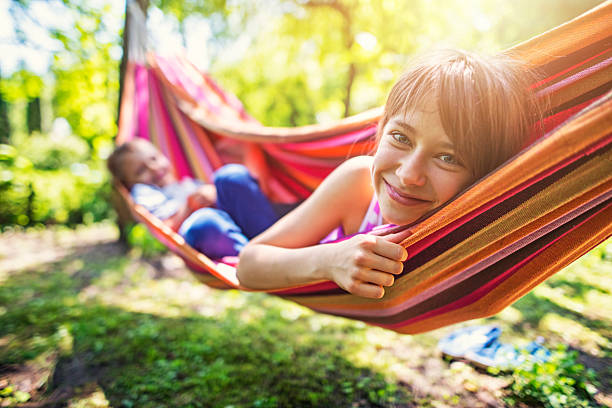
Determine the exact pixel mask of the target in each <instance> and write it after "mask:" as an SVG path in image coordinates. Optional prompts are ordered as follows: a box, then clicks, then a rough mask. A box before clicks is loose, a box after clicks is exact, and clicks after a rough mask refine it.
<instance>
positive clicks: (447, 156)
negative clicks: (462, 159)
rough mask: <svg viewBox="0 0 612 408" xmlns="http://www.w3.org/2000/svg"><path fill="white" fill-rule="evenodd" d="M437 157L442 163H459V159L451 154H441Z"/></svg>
mask: <svg viewBox="0 0 612 408" xmlns="http://www.w3.org/2000/svg"><path fill="white" fill-rule="evenodd" d="M439 157H440V160H442V161H443V162H444V163H448V164H459V161H458V160H457V159H456V158H455V156H453V155H452V154H442V155H440V156H439Z"/></svg>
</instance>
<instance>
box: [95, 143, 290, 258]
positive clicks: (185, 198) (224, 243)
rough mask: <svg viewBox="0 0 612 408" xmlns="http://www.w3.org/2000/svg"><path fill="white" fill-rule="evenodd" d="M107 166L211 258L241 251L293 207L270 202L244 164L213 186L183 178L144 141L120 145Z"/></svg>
mask: <svg viewBox="0 0 612 408" xmlns="http://www.w3.org/2000/svg"><path fill="white" fill-rule="evenodd" d="M107 164H108V168H109V170H110V172H111V173H112V174H113V177H115V179H116V180H118V181H119V182H121V183H123V185H125V186H126V187H127V188H128V189H129V190H130V194H131V196H132V198H133V199H134V202H135V203H136V204H139V205H141V206H143V207H144V208H146V209H147V210H148V211H149V212H151V213H152V214H153V215H154V216H156V217H157V218H159V219H161V220H163V222H164V223H165V224H166V225H168V226H169V227H170V228H172V229H173V230H175V231H177V232H178V233H179V234H180V235H181V236H182V237H183V238H185V241H186V242H187V243H188V244H189V245H191V246H192V247H194V248H195V249H197V250H198V251H200V252H202V253H204V254H206V255H208V256H210V257H211V258H222V257H224V256H228V255H231V256H235V255H238V253H239V252H240V250H241V249H242V248H243V247H244V245H246V243H247V242H248V240H249V239H250V238H253V237H254V236H256V235H257V234H259V233H260V232H262V231H263V230H265V229H266V228H268V227H269V226H270V225H272V224H273V223H274V222H275V221H277V220H278V219H279V218H280V216H282V215H284V214H285V213H286V212H287V211H286V210H287V209H288V208H287V207H286V206H282V205H281V206H279V205H274V204H272V203H270V202H269V201H268V199H267V198H266V196H265V195H264V194H263V193H262V192H261V190H260V188H259V184H258V182H257V180H255V178H253V176H252V175H251V174H250V173H249V171H248V170H247V168H246V167H244V166H242V165H239V164H226V165H225V166H223V167H221V168H220V169H218V170H217V171H216V172H215V173H214V175H213V180H214V182H213V183H212V184H204V183H203V182H201V181H200V180H194V179H191V178H188V177H186V178H183V179H182V180H180V181H179V180H177V178H176V177H175V175H174V173H173V171H172V168H171V166H170V162H169V161H168V159H167V158H166V157H165V156H164V155H163V154H162V153H161V152H160V151H159V150H158V149H157V148H156V147H155V146H154V145H153V144H151V143H150V142H148V141H146V140H144V139H134V140H131V141H129V142H126V143H124V144H122V145H121V146H118V147H117V148H116V149H115V151H114V152H113V153H112V154H111V155H110V157H109V158H108V161H107Z"/></svg>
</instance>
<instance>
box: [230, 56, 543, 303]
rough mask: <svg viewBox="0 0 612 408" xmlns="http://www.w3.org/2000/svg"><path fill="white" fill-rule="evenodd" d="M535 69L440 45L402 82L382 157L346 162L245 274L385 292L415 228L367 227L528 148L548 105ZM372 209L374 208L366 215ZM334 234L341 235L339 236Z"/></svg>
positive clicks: (413, 214)
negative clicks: (375, 231) (385, 231)
mask: <svg viewBox="0 0 612 408" xmlns="http://www.w3.org/2000/svg"><path fill="white" fill-rule="evenodd" d="M533 80H534V76H533V74H530V73H529V72H528V71H527V70H526V69H525V67H524V66H522V65H521V64H520V63H518V62H517V61H516V60H513V59H511V58H510V57H508V56H503V55H501V56H495V57H484V56H479V55H476V54H473V53H468V52H463V51H454V50H447V51H439V52H436V53H433V54H429V55H426V56H424V57H422V59H421V60H420V61H418V62H417V63H416V64H415V65H413V67H412V68H411V69H410V70H409V71H407V72H406V73H405V74H404V75H403V76H402V77H401V78H400V79H399V80H398V81H397V83H396V84H395V85H394V86H393V88H392V90H391V92H390V94H389V97H388V99H387V103H386V104H385V108H384V113H383V116H382V118H381V120H380V122H379V126H378V133H377V141H378V148H377V150H376V153H375V154H374V156H373V157H370V156H363V157H356V158H353V159H350V160H347V161H346V162H345V163H343V164H342V165H340V166H339V167H338V168H337V169H335V170H334V171H333V172H332V173H331V174H330V175H329V176H328V177H327V178H326V179H325V180H324V181H323V182H322V183H321V185H320V186H319V188H318V189H317V190H316V191H315V192H314V193H313V194H312V195H311V196H310V197H309V198H308V199H307V200H306V201H305V202H304V203H303V204H302V205H300V206H299V207H298V208H296V209H295V210H294V211H292V212H291V213H289V214H288V215H286V216H285V217H283V218H282V219H281V220H279V221H278V222H277V223H275V224H274V225H273V226H272V227H270V228H269V229H267V230H266V231H264V232H263V233H262V234H261V235H259V236H257V237H256V238H254V239H253V240H252V241H250V243H249V244H247V246H246V247H245V248H244V249H243V250H242V251H241V253H240V262H239V265H238V278H239V280H240V282H241V284H242V285H244V286H246V287H250V288H253V289H276V288H282V287H288V286H294V285H299V284H305V283H311V282H315V281H320V280H332V281H334V282H335V283H336V284H338V285H339V286H340V287H341V288H343V289H345V290H347V291H348V292H351V293H353V294H355V295H359V296H365V297H371V298H380V297H382V296H383V295H384V286H391V285H392V284H393V282H394V276H395V275H397V274H399V273H401V272H402V269H403V264H402V262H403V261H404V260H406V257H407V252H406V250H405V249H404V248H403V247H402V246H401V245H399V244H398V242H401V240H402V239H404V238H405V237H406V236H407V233H406V232H403V233H398V234H392V235H388V236H385V237H380V236H376V235H366V234H360V235H355V236H353V237H352V238H349V239H346V240H343V241H339V242H333V243H328V244H324V245H322V244H321V242H322V240H323V239H324V237H326V236H328V234H330V231H333V230H334V229H335V228H336V229H337V231H338V234H336V236H339V237H342V236H347V235H352V234H355V233H362V232H367V231H369V230H371V229H372V228H373V227H375V226H376V225H380V224H383V223H391V224H397V225H404V224H410V223H414V222H415V221H417V220H420V219H422V218H423V217H424V216H425V215H426V214H428V213H430V212H431V211H432V210H434V209H436V208H438V207H440V206H441V205H443V204H444V203H446V202H447V201H449V200H450V199H452V198H453V197H454V196H456V195H457V194H458V193H459V192H461V191H462V190H464V189H465V188H466V187H468V186H469V185H470V184H472V183H473V182H474V181H476V180H477V179H478V178H480V177H482V176H484V175H485V174H487V173H488V172H490V171H491V170H493V169H494V168H496V167H497V166H499V165H500V164H501V163H503V162H504V161H506V160H507V159H508V158H510V157H511V156H513V155H514V154H516V153H517V152H518V151H519V150H520V148H521V147H523V146H524V145H525V144H526V142H527V139H528V137H529V134H530V130H531V124H532V123H535V122H536V120H534V118H535V119H537V118H538V116H539V112H540V108H539V105H538V104H537V102H536V100H535V97H534V95H533V94H532V93H531V92H530V90H529V86H530V84H532V83H533ZM364 214H365V215H364ZM336 236H334V237H336Z"/></svg>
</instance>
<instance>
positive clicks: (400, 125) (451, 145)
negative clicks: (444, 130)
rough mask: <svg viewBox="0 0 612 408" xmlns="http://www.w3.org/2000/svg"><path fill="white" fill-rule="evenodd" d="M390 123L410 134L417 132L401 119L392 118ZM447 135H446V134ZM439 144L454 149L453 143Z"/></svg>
mask: <svg viewBox="0 0 612 408" xmlns="http://www.w3.org/2000/svg"><path fill="white" fill-rule="evenodd" d="M391 125H393V126H398V127H401V128H403V129H404V130H407V131H408V132H411V133H412V134H415V135H418V134H419V132H418V131H417V130H416V129H415V128H414V126H412V125H410V124H408V123H406V122H404V121H401V120H394V121H392V122H391ZM447 137H448V136H447ZM441 146H442V147H444V148H447V149H450V150H453V151H454V150H455V145H454V144H453V143H452V142H442V143H441Z"/></svg>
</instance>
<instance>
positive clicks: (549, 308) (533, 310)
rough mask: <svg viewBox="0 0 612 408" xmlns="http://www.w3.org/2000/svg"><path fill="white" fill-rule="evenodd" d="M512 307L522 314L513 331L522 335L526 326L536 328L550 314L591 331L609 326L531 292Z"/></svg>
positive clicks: (605, 322) (607, 323)
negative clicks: (569, 320)
mask: <svg viewBox="0 0 612 408" xmlns="http://www.w3.org/2000/svg"><path fill="white" fill-rule="evenodd" d="M512 307H514V308H515V309H517V310H518V311H519V312H521V314H522V320H521V322H519V323H516V324H515V325H514V329H515V330H517V331H518V332H521V333H524V330H525V326H526V325H530V326H533V327H537V326H538V324H539V322H540V320H541V319H542V318H543V317H544V316H545V315H548V314H551V313H553V314H557V315H559V316H563V317H566V318H568V319H572V320H574V321H576V322H578V323H580V324H581V325H583V326H585V327H589V328H591V329H593V330H606V329H609V326H610V324H609V322H607V321H605V320H600V319H589V318H588V317H586V316H584V315H583V314H581V313H579V312H577V311H575V310H572V309H568V308H566V307H563V306H561V305H559V304H558V303H555V302H553V301H551V300H550V299H547V298H544V297H540V296H537V295H536V294H534V293H533V292H529V293H528V294H526V295H525V296H523V297H522V298H521V299H520V300H519V301H518V302H516V303H514V304H513V305H512Z"/></svg>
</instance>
